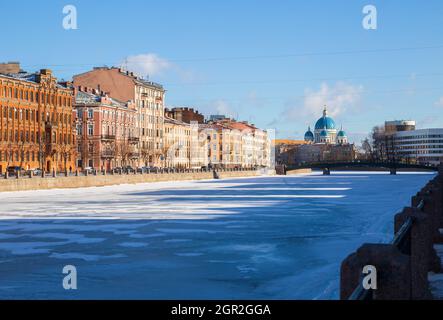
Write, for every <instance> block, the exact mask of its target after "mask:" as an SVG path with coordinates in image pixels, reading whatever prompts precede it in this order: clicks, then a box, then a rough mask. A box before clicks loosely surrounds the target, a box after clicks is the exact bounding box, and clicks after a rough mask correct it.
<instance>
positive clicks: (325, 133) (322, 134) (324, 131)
mask: <svg viewBox="0 0 443 320" xmlns="http://www.w3.org/2000/svg"><path fill="white" fill-rule="evenodd" d="M327 136H328V132H327V131H326V129H325V130H323V131H322V132H320V137H327Z"/></svg>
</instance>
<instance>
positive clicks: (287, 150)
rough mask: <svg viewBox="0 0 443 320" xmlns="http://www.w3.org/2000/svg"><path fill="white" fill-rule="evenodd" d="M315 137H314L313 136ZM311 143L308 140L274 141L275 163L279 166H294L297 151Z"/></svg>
mask: <svg viewBox="0 0 443 320" xmlns="http://www.w3.org/2000/svg"><path fill="white" fill-rule="evenodd" d="M312 137H313V136H312ZM309 143H310V142H308V141H306V140H289V139H277V140H274V143H273V144H274V146H275V161H276V163H277V164H286V165H294V164H295V159H296V151H297V149H298V148H299V147H300V146H302V145H305V144H309Z"/></svg>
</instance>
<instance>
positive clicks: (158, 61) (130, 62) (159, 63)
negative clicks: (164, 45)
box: [122, 53, 173, 77]
mask: <svg viewBox="0 0 443 320" xmlns="http://www.w3.org/2000/svg"><path fill="white" fill-rule="evenodd" d="M122 65H123V66H124V67H125V68H127V69H128V70H131V71H133V72H135V73H136V74H138V75H140V76H143V77H145V76H150V77H151V76H158V75H162V74H163V73H164V72H165V71H167V70H169V69H171V68H172V67H173V64H172V63H171V62H169V61H168V60H166V59H163V58H161V57H159V56H158V55H156V54H154V53H147V54H139V55H134V56H129V57H127V58H126V60H125V61H124V62H123V63H122Z"/></svg>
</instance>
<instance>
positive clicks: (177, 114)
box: [165, 107, 205, 123]
mask: <svg viewBox="0 0 443 320" xmlns="http://www.w3.org/2000/svg"><path fill="white" fill-rule="evenodd" d="M165 116H167V117H169V118H172V119H175V120H178V121H182V122H185V123H191V122H197V123H204V122H205V117H204V116H203V115H202V114H201V113H199V112H198V111H197V110H194V109H193V108H187V107H181V108H172V109H165Z"/></svg>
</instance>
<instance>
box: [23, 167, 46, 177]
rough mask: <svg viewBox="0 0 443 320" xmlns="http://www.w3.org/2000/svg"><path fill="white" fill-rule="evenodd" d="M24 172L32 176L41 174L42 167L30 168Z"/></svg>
mask: <svg viewBox="0 0 443 320" xmlns="http://www.w3.org/2000/svg"><path fill="white" fill-rule="evenodd" d="M26 173H27V174H28V175H29V174H32V175H33V176H41V175H42V173H43V170H42V169H39V168H37V169H31V170H28V171H26Z"/></svg>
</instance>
